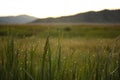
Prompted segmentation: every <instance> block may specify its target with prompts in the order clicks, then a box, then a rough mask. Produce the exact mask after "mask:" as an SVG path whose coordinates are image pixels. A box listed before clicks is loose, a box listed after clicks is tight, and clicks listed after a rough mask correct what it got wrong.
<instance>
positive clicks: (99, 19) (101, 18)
mask: <svg viewBox="0 0 120 80" xmlns="http://www.w3.org/2000/svg"><path fill="white" fill-rule="evenodd" d="M31 23H120V9H117V10H107V9H105V10H102V11H97V12H96V11H89V12H85V13H79V14H76V15H70V16H62V17H58V18H52V17H51V18H45V19H37V20H35V21H33V22H31Z"/></svg>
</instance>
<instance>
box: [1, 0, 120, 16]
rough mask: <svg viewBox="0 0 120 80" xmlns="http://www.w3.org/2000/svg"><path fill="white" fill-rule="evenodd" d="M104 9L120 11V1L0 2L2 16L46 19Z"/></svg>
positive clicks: (11, 0)
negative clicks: (21, 15)
mask: <svg viewBox="0 0 120 80" xmlns="http://www.w3.org/2000/svg"><path fill="white" fill-rule="evenodd" d="M103 9H120V0H0V16H11V15H15V16H16V15H20V14H28V15H31V16H36V17H39V18H45V17H57V16H65V15H72V14H76V13H80V12H86V11H91V10H94V11H98V10H103Z"/></svg>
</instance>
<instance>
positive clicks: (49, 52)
mask: <svg viewBox="0 0 120 80" xmlns="http://www.w3.org/2000/svg"><path fill="white" fill-rule="evenodd" d="M3 34H4V35H3ZM27 34H32V35H30V36H27ZM119 35H120V27H119V25H78V24H76V25H75V24H74V25H73V24H72V25H69V24H64V25H63V24H59V25H58V24H54V25H50V24H49V25H48V24H44V25H28V24H26V25H25V24H24V25H0V44H1V45H0V80H119V79H120V50H119V49H120V38H119Z"/></svg>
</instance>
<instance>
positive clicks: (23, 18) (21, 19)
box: [0, 15, 37, 24]
mask: <svg viewBox="0 0 120 80" xmlns="http://www.w3.org/2000/svg"><path fill="white" fill-rule="evenodd" d="M35 19H37V18H35V17H32V16H28V15H19V16H7V17H0V23H2V24H13V23H14V24H22V23H28V22H31V21H33V20H35Z"/></svg>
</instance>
